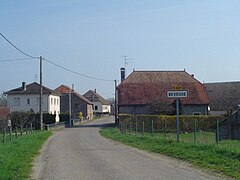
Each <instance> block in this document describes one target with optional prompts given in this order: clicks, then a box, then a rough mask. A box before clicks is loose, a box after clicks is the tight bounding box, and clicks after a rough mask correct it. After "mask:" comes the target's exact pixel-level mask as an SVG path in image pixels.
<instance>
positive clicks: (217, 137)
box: [216, 119, 219, 145]
mask: <svg viewBox="0 0 240 180" xmlns="http://www.w3.org/2000/svg"><path fill="white" fill-rule="evenodd" d="M216 142H217V145H219V122H218V119H217V128H216Z"/></svg>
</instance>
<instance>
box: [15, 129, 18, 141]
mask: <svg viewBox="0 0 240 180" xmlns="http://www.w3.org/2000/svg"><path fill="white" fill-rule="evenodd" d="M15 138H16V139H17V138H18V134H17V126H16V127H15Z"/></svg>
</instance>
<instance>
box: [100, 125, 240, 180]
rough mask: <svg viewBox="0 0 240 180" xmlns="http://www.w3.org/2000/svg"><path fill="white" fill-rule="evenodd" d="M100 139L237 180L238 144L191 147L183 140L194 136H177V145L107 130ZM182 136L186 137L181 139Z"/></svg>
mask: <svg viewBox="0 0 240 180" xmlns="http://www.w3.org/2000/svg"><path fill="white" fill-rule="evenodd" d="M100 133H101V134H102V135H103V136H105V137H107V138H111V139H113V140H116V141H119V142H122V143H124V144H127V145H129V146H132V147H136V148H139V149H143V150H148V151H150V152H155V153H162V154H166V155H168V156H172V157H175V158H178V159H182V160H185V161H188V162H191V163H192V164H193V165H195V166H198V167H201V168H204V169H210V170H212V171H214V172H218V173H221V174H224V175H226V176H230V177H233V178H236V179H240V168H239V167H240V141H220V144H219V146H217V145H216V144H200V143H198V144H197V145H194V143H192V142H186V141H183V139H184V138H185V139H188V138H189V137H191V136H193V134H184V135H183V134H182V137H181V135H180V141H181V139H182V141H181V142H180V143H178V142H176V141H175V138H172V137H167V138H165V137H164V135H156V134H154V136H153V137H152V136H151V135H150V134H148V135H147V134H144V136H143V135H141V134H137V135H135V133H125V134H121V133H120V131H119V130H118V129H117V128H106V129H103V130H101V132H100ZM184 136H185V137H184ZM207 137H210V138H211V139H212V135H211V134H208V133H206V134H204V135H203V134H202V138H203V139H204V138H205V139H206V141H208V140H207Z"/></svg>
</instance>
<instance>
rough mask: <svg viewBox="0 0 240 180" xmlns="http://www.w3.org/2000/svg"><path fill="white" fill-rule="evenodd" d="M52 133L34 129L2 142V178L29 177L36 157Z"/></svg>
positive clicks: (0, 170)
mask: <svg viewBox="0 0 240 180" xmlns="http://www.w3.org/2000/svg"><path fill="white" fill-rule="evenodd" d="M50 135H51V132H49V131H34V132H33V133H32V134H29V135H24V136H23V137H19V138H18V139H13V141H7V142H6V143H4V144H0V179H26V178H28V177H29V175H30V173H31V168H32V161H33V159H34V157H35V156H36V155H37V154H38V152H39V150H40V148H41V147H42V145H43V143H44V141H46V139H47V138H48V137H49V136H50Z"/></svg>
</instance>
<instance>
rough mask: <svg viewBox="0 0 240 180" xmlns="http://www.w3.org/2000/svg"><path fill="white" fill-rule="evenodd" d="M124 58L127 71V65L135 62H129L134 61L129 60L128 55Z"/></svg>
mask: <svg viewBox="0 0 240 180" xmlns="http://www.w3.org/2000/svg"><path fill="white" fill-rule="evenodd" d="M123 58H124V68H125V70H126V68H127V65H128V64H129V63H133V61H129V60H132V59H128V58H127V56H126V55H124V56H123Z"/></svg>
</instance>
